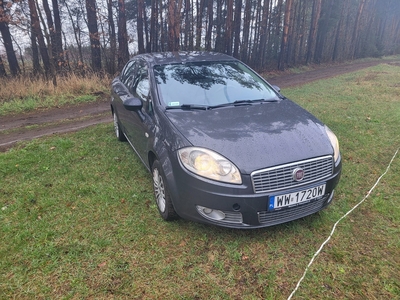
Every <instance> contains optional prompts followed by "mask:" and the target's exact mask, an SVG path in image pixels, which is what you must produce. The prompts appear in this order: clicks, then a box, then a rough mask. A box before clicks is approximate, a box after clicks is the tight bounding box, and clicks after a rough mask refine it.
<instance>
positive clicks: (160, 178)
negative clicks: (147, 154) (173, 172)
mask: <svg viewBox="0 0 400 300" xmlns="http://www.w3.org/2000/svg"><path fill="white" fill-rule="evenodd" d="M152 174H153V189H154V198H155V200H156V205H157V208H158V212H159V213H160V215H161V217H162V218H163V219H164V220H165V221H172V220H176V219H177V218H178V214H177V213H176V212H175V209H174V205H173V204H172V200H171V196H170V194H169V191H168V187H167V184H166V183H167V180H166V179H165V176H164V172H163V170H162V167H161V164H160V162H159V161H158V160H156V161H154V163H153V166H152Z"/></svg>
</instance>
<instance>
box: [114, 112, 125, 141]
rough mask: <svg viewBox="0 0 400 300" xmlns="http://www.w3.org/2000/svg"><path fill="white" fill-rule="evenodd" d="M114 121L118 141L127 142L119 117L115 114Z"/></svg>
mask: <svg viewBox="0 0 400 300" xmlns="http://www.w3.org/2000/svg"><path fill="white" fill-rule="evenodd" d="M113 119H114V132H115V135H116V137H117V139H118V141H120V142H124V141H126V138H125V135H124V133H123V132H122V130H121V126H120V125H119V121H118V117H117V114H116V113H115V112H113Z"/></svg>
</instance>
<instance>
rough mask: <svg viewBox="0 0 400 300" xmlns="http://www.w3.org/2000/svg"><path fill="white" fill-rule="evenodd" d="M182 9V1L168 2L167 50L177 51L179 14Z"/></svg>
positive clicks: (171, 0) (172, 0) (170, 0)
mask: <svg viewBox="0 0 400 300" xmlns="http://www.w3.org/2000/svg"><path fill="white" fill-rule="evenodd" d="M181 9H182V0H179V1H178V3H176V2H175V1H174V0H169V2H168V50H169V51H179V48H180V47H179V35H180V25H181V24H180V23H181V21H180V20H181V16H180V12H181Z"/></svg>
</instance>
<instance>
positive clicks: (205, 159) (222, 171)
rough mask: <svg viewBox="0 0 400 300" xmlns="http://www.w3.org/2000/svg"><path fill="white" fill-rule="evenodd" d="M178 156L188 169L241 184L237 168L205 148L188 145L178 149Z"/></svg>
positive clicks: (205, 175)
mask: <svg viewBox="0 0 400 300" xmlns="http://www.w3.org/2000/svg"><path fill="white" fill-rule="evenodd" d="M178 157H179V160H180V161H181V162H182V164H183V165H184V166H185V168H186V169H188V170H189V171H191V172H193V173H195V174H197V175H200V176H203V177H206V178H209V179H213V180H217V181H223V182H228V183H235V184H241V183H242V177H241V176H240V172H239V170H238V168H237V167H236V166H235V165H234V164H233V163H231V162H230V161H229V160H227V159H226V158H224V157H222V156H221V155H219V154H217V153H215V152H213V151H211V150H207V149H203V148H197V147H188V148H183V149H180V150H178Z"/></svg>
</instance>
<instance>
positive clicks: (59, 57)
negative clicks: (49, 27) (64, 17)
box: [52, 0, 65, 69]
mask: <svg viewBox="0 0 400 300" xmlns="http://www.w3.org/2000/svg"><path fill="white" fill-rule="evenodd" d="M52 4H53V16H54V44H53V50H54V53H55V58H56V66H57V68H58V69H60V68H61V67H63V66H64V64H65V59H64V51H63V44H62V35H61V34H62V26H61V19H60V9H59V7H58V0H52Z"/></svg>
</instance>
